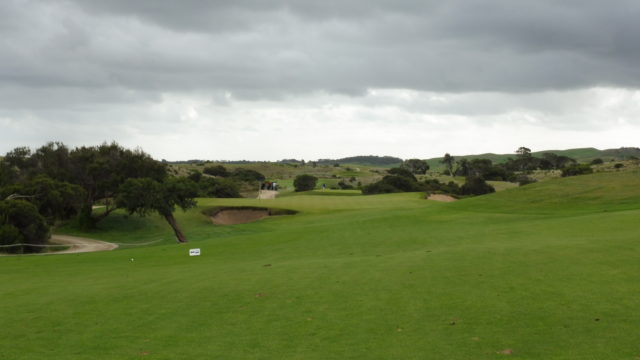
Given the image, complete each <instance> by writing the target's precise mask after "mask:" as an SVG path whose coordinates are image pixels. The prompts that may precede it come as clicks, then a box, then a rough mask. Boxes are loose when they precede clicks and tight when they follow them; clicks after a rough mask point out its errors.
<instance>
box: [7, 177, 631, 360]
mask: <svg viewBox="0 0 640 360" xmlns="http://www.w3.org/2000/svg"><path fill="white" fill-rule="evenodd" d="M639 176H640V174H639V173H638V171H624V172H616V173H597V174H593V175H585V176H577V177H573V178H564V179H557V180H550V181H547V182H544V183H537V184H532V185H527V186H523V187H520V188H515V189H508V190H505V191H503V192H501V193H495V194H491V195H486V196H480V197H476V198H471V199H465V200H461V201H458V202H455V203H439V202H434V201H428V200H424V199H423V196H422V194H417V193H401V194H388V195H376V196H357V195H352V196H332V195H326V194H325V195H323V196H317V195H292V196H288V197H284V198H280V199H275V200H256V199H200V207H199V208H198V209H193V210H191V211H189V212H187V213H180V214H177V218H178V221H179V222H180V223H181V224H182V225H183V227H184V230H185V232H186V234H187V236H188V237H189V238H190V239H191V243H189V244H184V245H177V244H174V243H171V241H172V240H171V238H172V234H171V231H170V229H169V228H168V227H167V226H166V225H162V222H163V221H162V219H161V218H159V217H154V216H151V217H148V218H142V219H141V218H137V217H126V215H124V214H119V215H117V216H114V217H113V218H111V219H108V221H107V222H106V223H104V224H103V225H102V226H103V227H102V228H101V229H100V231H98V232H94V233H88V234H87V233H77V234H79V235H85V236H91V237H95V238H101V239H105V240H111V241H117V242H126V243H136V242H138V243H141V242H146V241H150V240H163V241H162V242H160V243H159V244H157V245H154V246H151V247H138V248H136V247H129V246H124V247H122V248H121V249H119V250H115V251H111V252H103V253H87V254H75V255H49V256H30V257H29V256H21V257H0V269H1V270H2V271H1V272H0V283H1V284H2V285H1V286H0V289H1V290H0V291H1V292H2V301H1V302H0V313H1V314H2V316H1V317H0V328H1V329H2V330H3V333H4V334H6V336H2V337H1V338H0V358H1V359H13V360H25V359H43V358H51V359H79V360H84V359H87V360H88V359H91V360H95V359H125V360H126V359H140V358H147V359H207V358H215V359H218V358H220V359H322V360H325V359H452V360H462V359H503V358H505V357H509V358H513V359H604V360H607V359H612V360H613V359H635V358H636V357H638V356H639V355H640V353H639V352H638V351H640V348H639V347H638V339H637V328H638V323H640V312H638V311H637V308H638V301H637V299H638V298H639V297H640V287H639V286H638V278H639V277H640V267H639V266H638V249H639V247H638V230H637V223H638V218H639V217H640V187H639V186H637V185H638V183H640V181H638V180H639ZM265 204H268V205H265ZM212 206H268V207H272V208H284V209H293V210H297V211H299V213H298V214H297V215H292V216H280V217H272V218H268V219H265V220H261V221H258V222H254V223H248V224H242V225H231V226H217V225H213V224H212V223H211V221H210V219H209V218H208V217H207V216H206V215H204V214H203V213H202V212H201V210H202V209H205V208H208V207H212ZM605 210H606V211H605ZM66 230H67V231H71V229H69V228H67V229H66ZM196 247H197V248H200V249H201V251H202V255H201V256H198V257H190V256H188V250H189V249H190V248H196Z"/></svg>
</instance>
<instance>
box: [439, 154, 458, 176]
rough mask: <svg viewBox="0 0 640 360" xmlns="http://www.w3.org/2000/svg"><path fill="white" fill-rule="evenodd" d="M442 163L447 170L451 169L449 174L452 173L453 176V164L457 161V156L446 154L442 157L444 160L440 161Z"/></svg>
mask: <svg viewBox="0 0 640 360" xmlns="http://www.w3.org/2000/svg"><path fill="white" fill-rule="evenodd" d="M440 162H441V163H443V164H444V165H445V166H446V167H447V170H449V175H451V177H453V175H454V174H453V164H454V162H455V158H454V157H453V156H451V155H449V153H446V154H444V157H443V158H442V161H440Z"/></svg>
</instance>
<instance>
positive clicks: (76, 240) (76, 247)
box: [47, 235, 118, 254]
mask: <svg viewBox="0 0 640 360" xmlns="http://www.w3.org/2000/svg"><path fill="white" fill-rule="evenodd" d="M51 242H52V243H54V244H61V245H67V246H70V247H69V248H68V249H66V250H62V251H56V252H50V253H47V254H75V253H83V252H95V251H109V250H113V249H115V248H117V247H118V245H116V244H112V243H108V242H105V241H100V240H94V239H87V238H81V237H76V236H68V235H52V236H51Z"/></svg>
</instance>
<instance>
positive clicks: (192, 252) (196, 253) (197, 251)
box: [189, 249, 200, 256]
mask: <svg viewBox="0 0 640 360" xmlns="http://www.w3.org/2000/svg"><path fill="white" fill-rule="evenodd" d="M189 256H200V249H189Z"/></svg>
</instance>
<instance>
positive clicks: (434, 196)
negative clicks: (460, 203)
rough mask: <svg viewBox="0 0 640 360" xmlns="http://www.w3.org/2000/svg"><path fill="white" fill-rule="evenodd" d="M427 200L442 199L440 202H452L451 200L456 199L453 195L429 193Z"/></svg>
mask: <svg viewBox="0 0 640 360" xmlns="http://www.w3.org/2000/svg"><path fill="white" fill-rule="evenodd" d="M427 200H433V201H442V202H452V201H457V200H458V199H456V198H454V197H453V196H449V195H443V194H431V195H429V197H428V198H427Z"/></svg>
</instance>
